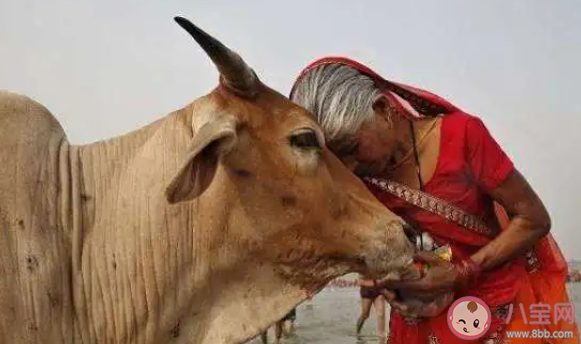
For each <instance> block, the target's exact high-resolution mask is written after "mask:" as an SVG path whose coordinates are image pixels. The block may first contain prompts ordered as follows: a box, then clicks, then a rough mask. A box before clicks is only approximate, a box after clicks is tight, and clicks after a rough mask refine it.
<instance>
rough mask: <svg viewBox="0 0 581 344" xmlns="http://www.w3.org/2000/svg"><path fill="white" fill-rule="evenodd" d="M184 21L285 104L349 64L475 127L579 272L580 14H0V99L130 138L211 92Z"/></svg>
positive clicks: (223, 5) (322, 6)
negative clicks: (36, 104) (10, 97)
mask: <svg viewBox="0 0 581 344" xmlns="http://www.w3.org/2000/svg"><path fill="white" fill-rule="evenodd" d="M355 4H357V5H355ZM175 15H184V16H186V17H188V18H189V19H190V20H192V21H193V22H194V23H196V24H197V25H199V26H200V27H202V28H203V29H204V30H206V31H208V32H209V33H211V34H213V35H215V36H216V37H217V38H218V39H220V40H222V42H224V43H225V44H226V45H228V46H229V47H231V48H233V49H235V50H236V51H238V52H239V53H240V55H242V56H243V57H244V58H245V59H246V61H247V62H248V63H249V64H251V65H252V66H253V67H254V69H255V70H256V71H257V73H258V74H259V76H260V77H261V79H262V80H263V81H264V82H265V83H266V84H268V85H269V86H271V87H273V88H275V89H277V90H279V91H280V92H281V93H283V94H285V95H286V94H288V91H289V89H290V86H291V83H292V81H293V80H294V78H295V77H296V75H297V73H298V72H299V71H300V69H301V68H302V67H304V65H305V64H307V63H308V62H310V61H312V60H314V59H315V58H318V57H321V56H323V55H345V56H349V57H352V58H355V59H357V60H359V61H361V62H364V63H366V64H368V65H369V66H370V67H371V68H373V69H375V70H376V71H378V72H379V73H381V74H383V75H384V76H385V77H386V78H389V79H392V80H395V81H400V82H404V83H409V84H412V85H416V86H419V87H422V88H425V89H428V90H430V91H432V92H434V93H437V94H439V95H441V96H443V97H445V98H447V99H448V100H450V101H451V102H453V103H455V104H456V105H458V106H460V107H461V108H463V109H464V110H466V111H468V112H470V113H472V114H475V115H478V116H480V117H481V118H482V119H483V120H484V122H485V123H486V124H487V125H488V127H489V129H490V130H491V132H492V133H493V135H494V136H495V137H496V138H497V140H498V141H499V142H500V143H501V145H502V146H503V147H504V148H505V150H506V151H507V153H508V154H509V155H510V156H511V157H512V159H513V160H514V162H515V164H516V165H517V167H518V168H519V169H520V170H521V171H522V172H523V173H524V174H525V176H526V177H527V178H528V180H529V181H530V183H531V184H532V185H533V187H534V188H535V189H536V190H537V191H538V193H539V194H540V196H541V197H542V199H543V200H544V201H545V202H546V205H547V207H548V208H549V211H550V213H551V215H552V218H553V233H554V234H555V236H556V238H557V241H558V242H559V244H560V245H561V247H562V248H563V250H564V252H565V254H566V256H567V257H569V258H571V257H575V258H581V250H580V247H581V228H579V226H578V223H579V216H580V215H581V207H580V205H581V202H579V197H580V196H581V184H580V183H579V181H578V179H577V178H576V177H575V176H578V175H579V174H580V172H579V171H580V168H581V163H580V159H581V154H579V152H580V151H581V139H579V138H578V132H579V131H580V129H581V126H580V123H581V121H580V118H579V117H580V116H581V95H580V94H579V91H580V90H581V87H579V81H580V80H581V68H580V67H579V62H580V61H581V2H579V1H573V0H561V1H544V0H502V1H501V0H488V1H486V2H485V1H476V0H472V1H468V0H438V1H429V0H421V1H420V0H405V1H393V0H392V1H386V0H383V1H379V0H378V1H347V0H333V1H331V0H318V1H314V0H293V1H266V0H262V1H259V0H244V1H240V0H228V1H225V0H224V1H177V0H164V1H147V0H139V1H137V0H115V1H113V0H100V1H87V0H75V1H73V0H53V1H46V0H34V1H29V0H18V1H17V0H3V1H2V2H1V4H0V89H8V90H11V91H15V92H19V93H24V94H26V95H29V96H31V97H32V98H34V99H36V100H38V101H40V102H41V103H42V104H44V105H45V106H46V107H47V108H49V109H50V110H51V111H52V112H53V113H54V114H55V116H56V117H57V118H58V119H59V121H60V122H61V124H62V125H63V127H64V128H65V130H66V132H67V134H68V137H69V139H70V141H71V143H73V144H82V143H89V142H93V141H97V140H101V139H105V138H108V137H111V136H116V135H120V134H123V133H126V132H128V131H131V130H134V129H137V128H139V127H140V126H142V125H145V124H147V123H149V122H151V121H153V120H155V119H157V118H159V117H161V116H164V115H166V114H168V113H169V112H171V111H173V110H175V109H177V108H179V107H181V106H183V105H185V104H187V103H189V102H190V101H191V100H192V99H194V98H196V97H199V96H202V95H204V94H206V93H208V92H209V91H210V90H211V89H212V88H213V87H215V86H216V84H217V78H218V75H217V73H216V71H215V69H214V68H213V66H212V64H211V62H210V61H209V59H208V58H207V57H206V55H204V53H203V52H202V50H201V49H200V48H199V47H198V46H197V45H196V44H195V43H194V41H193V40H192V39H191V38H190V37H189V36H188V35H187V33H186V32H185V31H184V30H183V29H181V28H180V27H179V26H178V25H177V24H176V23H175V22H174V21H173V19H172V18H173V17H174V16H175Z"/></svg>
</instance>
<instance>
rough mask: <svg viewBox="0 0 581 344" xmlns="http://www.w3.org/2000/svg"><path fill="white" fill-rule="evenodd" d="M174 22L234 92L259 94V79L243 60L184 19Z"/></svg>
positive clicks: (246, 94) (248, 95) (177, 19)
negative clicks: (193, 41)
mask: <svg viewBox="0 0 581 344" xmlns="http://www.w3.org/2000/svg"><path fill="white" fill-rule="evenodd" d="M174 20H175V21H176V22H177V23H178V24H179V25H180V26H181V27H182V28H184V30H186V31H187V32H188V33H189V34H190V35H191V36H192V37H193V38H194V39H195V40H196V42H198V44H199V45H200V46H201V47H202V49H204V51H205V52H206V54H208V56H209V57H210V59H211V60H212V61H213V62H214V64H215V65H216V67H217V68H218V70H219V71H220V75H221V76H222V80H223V81H224V82H225V84H226V86H227V87H228V88H229V89H231V90H232V91H233V92H235V93H237V94H239V95H242V96H246V97H252V96H254V95H255V94H256V93H257V89H258V77H257V76H256V74H255V73H254V71H253V70H252V69H251V68H250V67H249V66H248V65H247V64H246V63H245V62H244V61H243V60H242V58H241V57H240V56H239V55H238V54H236V53H235V52H233V51H232V50H230V49H228V47H226V46H225V45H224V44H222V43H220V42H219V41H218V40H216V39H215V38H214V37H212V36H210V35H209V34H207V33H206V32H204V31H203V30H202V29H200V28H198V27H197V26H195V25H194V24H192V22H190V21H189V20H187V19H186V18H183V17H175V18H174Z"/></svg>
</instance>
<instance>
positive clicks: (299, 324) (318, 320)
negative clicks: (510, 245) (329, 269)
mask: <svg viewBox="0 0 581 344" xmlns="http://www.w3.org/2000/svg"><path fill="white" fill-rule="evenodd" d="M569 292H570V294H569V296H570V297H571V301H572V302H573V303H574V304H575V314H576V317H577V319H578V320H577V324H579V319H581V283H574V284H569ZM360 309H361V306H360V299H359V289H357V288H354V287H347V288H326V289H324V290H322V291H321V292H320V293H319V294H317V295H316V296H315V297H314V298H313V300H312V301H310V302H309V301H307V302H305V303H303V304H301V305H299V307H298V308H297V319H296V321H295V330H294V333H293V334H291V335H290V336H287V337H285V336H283V338H282V340H281V344H307V343H308V344H367V343H369V344H377V343H379V338H378V337H377V336H376V335H375V313H374V309H373V307H372V308H371V315H370V316H369V319H368V320H367V321H366V322H365V325H364V327H363V330H362V331H361V334H362V336H361V338H359V339H358V338H357V336H356V335H355V322H356V321H357V318H358V317H359V312H360ZM386 318H387V321H386V329H388V328H389V325H388V324H389V307H387V308H386ZM268 340H269V343H273V342H274V328H271V329H270V330H269V332H268ZM249 344H261V341H260V337H258V338H255V339H253V340H252V341H250V342H249Z"/></svg>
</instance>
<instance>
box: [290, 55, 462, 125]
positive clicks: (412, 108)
mask: <svg viewBox="0 0 581 344" xmlns="http://www.w3.org/2000/svg"><path fill="white" fill-rule="evenodd" d="M328 64H340V65H344V66H348V67H351V68H354V69H356V70H357V71H359V72H360V73H361V74H364V75H366V76H368V77H370V78H371V79H373V81H375V83H376V84H377V85H378V87H379V88H381V89H382V90H383V94H384V95H385V96H387V97H388V98H389V99H390V100H391V101H392V102H393V103H394V104H395V105H396V106H397V107H399V108H400V109H401V110H403V111H404V113H406V114H407V115H408V116H409V117H410V118H414V119H421V118H425V117H434V116H438V115H441V114H448V113H451V112H456V111H461V110H460V109H458V108H457V107H456V106H454V105H452V104H451V103H450V102H448V101H447V100H445V99H443V98H441V97H439V96H437V95H435V94H432V93H430V92H428V91H425V90H422V89H419V88H416V87H412V86H409V85H405V84H401V83H396V82H393V81H389V80H386V79H384V78H383V77H381V76H380V75H379V74H377V73H376V72H374V71H373V70H371V69H370V68H369V67H366V66H364V65H363V64H361V63H359V62H357V61H354V60H351V59H348V58H346V57H336V56H329V57H323V58H321V59H318V60H316V61H314V62H312V63H310V64H309V65H308V66H307V67H305V69H303V70H302V71H301V73H300V74H299V76H298V77H297V79H296V81H295V82H294V84H293V87H292V90H291V92H290V97H292V95H293V93H294V91H295V88H296V86H297V84H298V83H299V82H300V81H301V80H302V79H303V78H304V77H305V76H306V75H307V74H308V73H309V72H311V71H313V70H314V69H315V68H317V67H320V66H322V65H328Z"/></svg>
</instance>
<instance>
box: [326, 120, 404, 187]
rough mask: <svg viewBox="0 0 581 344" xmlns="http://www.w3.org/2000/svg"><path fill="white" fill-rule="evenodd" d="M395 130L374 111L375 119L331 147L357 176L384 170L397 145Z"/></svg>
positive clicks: (375, 173)
mask: <svg viewBox="0 0 581 344" xmlns="http://www.w3.org/2000/svg"><path fill="white" fill-rule="evenodd" d="M395 133H396V130H395V128H394V126H393V124H392V123H389V121H388V120H387V117H386V116H383V115H382V114H378V113H377V112H376V116H375V120H373V121H371V122H367V123H365V124H363V125H362V127H361V129H360V130H359V131H358V132H357V134H356V135H355V136H354V137H352V138H351V139H349V140H346V141H344V142H340V143H339V144H337V145H336V149H333V148H335V147H332V148H331V149H332V150H333V152H334V153H335V154H336V155H337V157H338V158H339V159H341V161H342V162H343V163H344V164H345V165H346V166H347V167H348V168H349V169H351V170H352V171H353V172H354V173H355V174H357V175H358V176H360V177H362V176H373V175H377V174H379V173H381V172H383V171H385V169H386V167H387V166H388V164H389V162H390V158H391V156H392V154H393V151H394V148H395V147H396V145H397V139H396V135H395Z"/></svg>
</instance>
